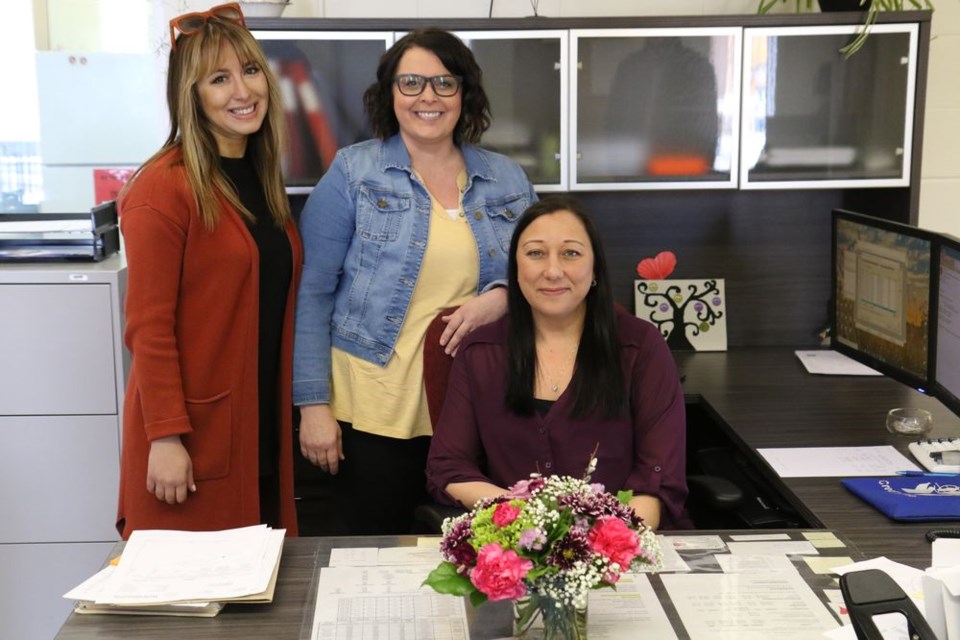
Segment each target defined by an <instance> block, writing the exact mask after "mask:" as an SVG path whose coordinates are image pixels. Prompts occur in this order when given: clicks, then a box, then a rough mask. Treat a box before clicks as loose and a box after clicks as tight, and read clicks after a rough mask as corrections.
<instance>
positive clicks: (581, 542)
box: [547, 528, 592, 571]
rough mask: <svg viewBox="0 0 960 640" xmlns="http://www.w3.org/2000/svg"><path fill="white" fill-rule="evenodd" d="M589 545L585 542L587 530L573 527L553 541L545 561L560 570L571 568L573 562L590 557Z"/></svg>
mask: <svg viewBox="0 0 960 640" xmlns="http://www.w3.org/2000/svg"><path fill="white" fill-rule="evenodd" d="M591 553H592V552H591V551H590V546H589V544H588V543H587V532H586V531H584V530H583V529H577V528H573V529H570V531H568V532H567V534H566V535H565V536H563V537H562V538H560V539H559V540H557V541H556V542H554V543H553V549H552V550H551V551H550V557H549V558H547V562H549V563H550V564H552V565H554V566H555V567H557V568H558V569H560V570H561V571H565V570H568V569H572V568H573V565H574V563H576V562H578V561H585V560H587V559H589V558H590V554H591Z"/></svg>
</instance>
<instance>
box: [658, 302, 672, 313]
mask: <svg viewBox="0 0 960 640" xmlns="http://www.w3.org/2000/svg"><path fill="white" fill-rule="evenodd" d="M669 310H670V307H669V306H667V304H666V303H664V304H661V305H660V311H664V312H666V311H669Z"/></svg>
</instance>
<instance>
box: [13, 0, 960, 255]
mask: <svg viewBox="0 0 960 640" xmlns="http://www.w3.org/2000/svg"><path fill="white" fill-rule="evenodd" d="M9 1H10V0H5V2H9ZM25 1H26V0H13V2H25ZM35 2H36V3H38V4H42V5H43V6H44V8H46V10H47V14H48V17H49V23H50V25H49V30H48V34H49V37H50V48H52V49H58V48H59V49H75V50H76V49H87V48H90V49H94V48H98V46H97V45H96V43H92V42H91V38H92V39H93V40H98V39H99V40H100V41H101V44H100V47H102V46H104V45H103V44H102V43H104V42H105V41H106V40H107V39H109V38H113V39H114V40H116V36H111V35H110V34H111V33H112V32H113V31H114V30H115V29H113V28H109V27H107V24H106V20H107V19H108V18H106V17H104V16H106V15H113V14H114V13H115V12H117V11H120V10H121V4H122V5H125V6H127V7H128V8H129V10H130V11H133V12H134V13H133V15H132V17H131V20H132V23H131V24H132V25H134V26H133V28H132V33H134V34H138V37H139V38H141V41H142V40H143V39H144V38H146V40H147V42H146V43H145V44H144V46H145V47H146V48H147V49H148V50H159V49H160V48H161V46H162V41H163V39H164V38H166V35H165V29H166V20H167V19H169V16H171V15H176V14H178V13H181V12H184V11H191V10H199V9H204V8H206V7H207V6H209V5H210V4H212V3H213V0H35ZM793 3H794V0H789V1H788V2H786V3H784V4H782V5H780V6H778V7H777V9H776V10H777V11H787V10H792V7H793ZM534 4H536V5H537V8H538V13H539V15H543V16H552V17H584V16H625V15H631V16H633V15H716V14H750V13H754V12H755V11H756V6H757V1H756V0H455V1H451V0H293V1H292V4H291V5H290V6H288V7H287V8H286V10H285V11H284V14H283V15H284V17H326V18H374V17H376V18H383V17H417V18H448V17H460V18H463V17H486V16H487V15H488V13H489V12H490V8H491V6H492V8H493V16H494V17H498V18H506V17H524V16H530V15H533V5H534ZM935 4H936V5H937V10H936V12H935V13H934V18H933V33H934V39H933V41H932V42H931V43H930V68H929V77H928V80H929V81H928V84H927V101H926V113H925V118H926V120H925V122H926V127H925V135H924V140H923V174H922V180H921V184H920V225H921V226H923V227H926V228H929V229H933V230H936V231H945V232H948V233H952V234H954V235H957V236H960V125H957V124H956V123H957V122H958V120H960V0H935ZM146 5H150V6H151V7H152V10H153V16H152V18H150V19H147V18H146V17H144V15H143V12H142V9H143V8H144V7H145V6H146ZM41 13H42V12H41ZM98 16H100V17H98ZM147 22H149V25H150V26H149V29H148V28H147V26H146V23H147ZM144 34H148V35H146V36H145V35H144ZM129 42H130V39H129V38H126V39H125V40H124V43H125V44H124V46H126V43H129ZM80 45H84V46H80ZM87 45H90V46H89V47H88V46H87ZM110 46H112V47H117V46H119V45H118V44H117V43H116V42H114V43H112V44H111V45H110Z"/></svg>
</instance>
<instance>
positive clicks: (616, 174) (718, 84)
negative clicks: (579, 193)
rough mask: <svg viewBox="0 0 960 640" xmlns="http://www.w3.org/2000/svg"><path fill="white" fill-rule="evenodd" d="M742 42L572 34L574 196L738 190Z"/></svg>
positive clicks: (731, 36)
mask: <svg viewBox="0 0 960 640" xmlns="http://www.w3.org/2000/svg"><path fill="white" fill-rule="evenodd" d="M741 33H742V31H741V29H740V28H739V27H734V28H727V27H723V28H696V29H603V30H592V29H590V30H584V29H575V30H572V31H571V55H572V56H573V59H574V60H575V67H574V69H573V71H572V73H573V75H572V81H571V90H572V92H573V96H574V98H573V104H574V110H573V113H572V114H571V117H572V119H573V144H574V151H573V158H574V170H573V172H572V180H571V182H572V186H573V188H575V189H607V190H610V189H676V188H704V189H717V188H730V189H733V188H736V186H737V184H736V179H737V174H736V169H735V168H736V162H737V139H738V125H739V113H740V111H739V108H740V105H739V98H740V39H741Z"/></svg>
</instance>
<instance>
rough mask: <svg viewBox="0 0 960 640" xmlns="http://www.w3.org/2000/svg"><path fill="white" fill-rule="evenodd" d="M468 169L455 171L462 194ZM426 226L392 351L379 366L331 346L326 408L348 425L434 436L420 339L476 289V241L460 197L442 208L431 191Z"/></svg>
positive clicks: (394, 434)
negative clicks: (452, 206)
mask: <svg viewBox="0 0 960 640" xmlns="http://www.w3.org/2000/svg"><path fill="white" fill-rule="evenodd" d="M466 183H467V174H466V172H461V173H460V175H459V176H457V184H458V185H459V187H460V192H461V193H463V188H464V187H465V186H466ZM430 205H431V211H430V229H429V231H428V235H427V248H426V251H425V252H424V255H423V263H422V264H421V265H420V275H419V277H418V278H417V284H416V287H415V288H414V290H413V296H412V297H411V299H410V308H409V309H408V310H407V316H406V318H404V321H403V326H402V327H401V328H400V335H399V336H398V337H397V345H396V347H395V349H394V352H393V355H392V356H391V357H390V360H389V361H387V365H386V366H385V367H383V368H381V367H379V366H377V365H376V364H373V363H372V362H367V361H366V360H362V359H360V358H357V357H355V356H352V355H350V354H348V353H346V352H344V351H341V350H339V349H336V348H334V349H333V354H332V356H333V357H332V359H333V363H332V384H331V386H330V406H331V409H332V411H333V415H334V416H336V418H337V419H338V420H342V421H344V422H350V423H352V424H353V427H354V429H357V430H358V431H364V432H367V433H373V434H376V435H380V436H388V437H391V438H401V439H409V438H414V437H417V436H429V435H432V434H433V429H432V427H431V425H430V414H429V412H428V410H427V397H426V393H425V392H424V388H423V340H424V335H425V334H426V332H427V326H428V325H429V324H430V322H431V321H432V320H433V319H434V317H436V315H437V313H439V312H440V310H441V309H444V308H445V307H452V306H455V305H461V304H463V303H464V302H466V301H467V300H469V299H470V298H472V297H473V296H475V295H476V291H477V280H478V279H479V277H480V261H479V257H478V256H477V241H476V239H475V238H474V237H473V232H472V231H471V230H470V225H469V223H468V222H467V220H466V218H465V217H464V215H463V205H462V203H461V204H460V206H459V207H458V209H457V210H451V211H448V210H446V209H444V208H443V206H442V205H441V204H440V202H439V201H438V200H437V199H436V198H434V197H433V196H432V195H431V197H430Z"/></svg>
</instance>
